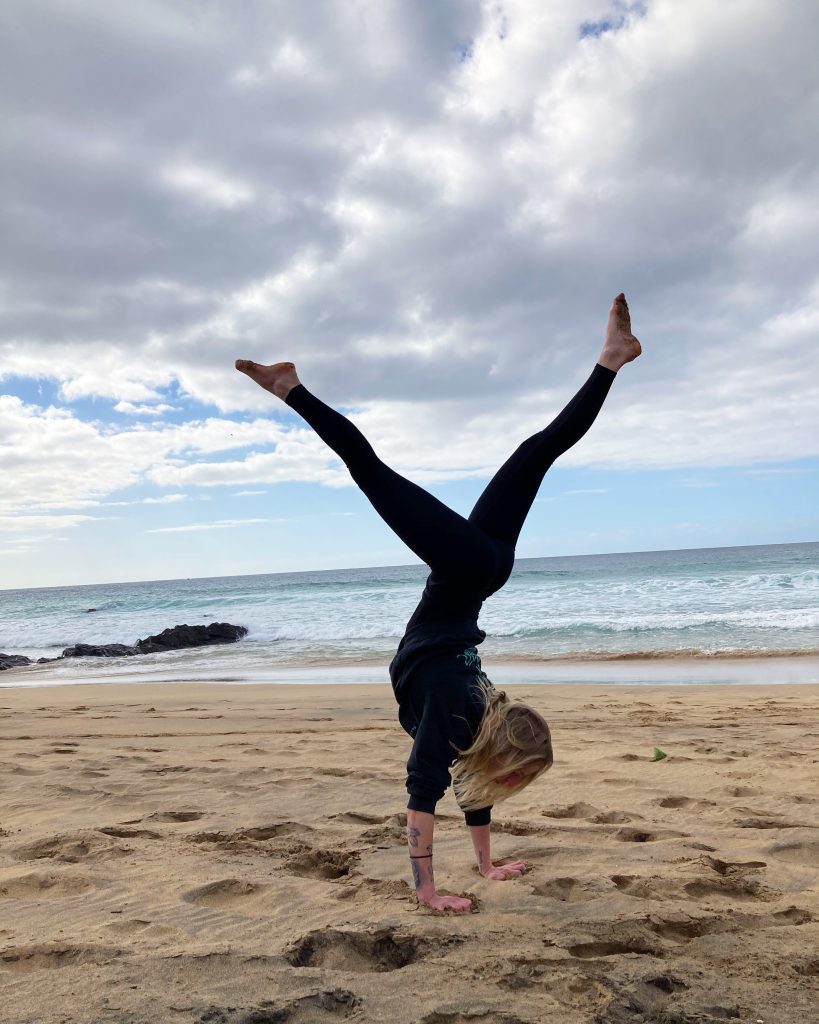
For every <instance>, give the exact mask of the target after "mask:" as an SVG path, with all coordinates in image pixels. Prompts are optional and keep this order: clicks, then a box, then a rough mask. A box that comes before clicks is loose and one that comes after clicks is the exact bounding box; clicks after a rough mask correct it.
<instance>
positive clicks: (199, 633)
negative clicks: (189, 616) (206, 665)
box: [136, 622, 247, 654]
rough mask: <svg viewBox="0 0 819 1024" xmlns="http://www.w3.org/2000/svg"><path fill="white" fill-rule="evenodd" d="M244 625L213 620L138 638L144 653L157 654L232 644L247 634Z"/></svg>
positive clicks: (139, 646) (138, 643)
mask: <svg viewBox="0 0 819 1024" xmlns="http://www.w3.org/2000/svg"><path fill="white" fill-rule="evenodd" d="M246 633H247V630H246V629H245V627H244V626H232V625H231V624H230V623H229V622H211V624H210V625H209V626H188V625H182V626H174V627H173V629H165V630H163V631H162V632H161V633H159V634H158V635H157V636H149V637H146V638H145V639H144V640H137V643H136V645H137V647H138V648H139V650H140V651H141V652H142V654H157V653H159V652H161V651H178V650H180V649H181V648H182V647H206V646H209V645H211V644H232V643H235V642H236V641H237V640H240V639H241V638H242V637H243V636H245V635H246Z"/></svg>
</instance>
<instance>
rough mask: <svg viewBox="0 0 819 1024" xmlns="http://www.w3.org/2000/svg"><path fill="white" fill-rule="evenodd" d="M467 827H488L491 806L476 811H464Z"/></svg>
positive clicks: (490, 817)
mask: <svg viewBox="0 0 819 1024" xmlns="http://www.w3.org/2000/svg"><path fill="white" fill-rule="evenodd" d="M464 817H465V818H466V823H467V825H489V824H491V822H492V805H491V804H490V805H489V807H481V808H480V810H477V811H464Z"/></svg>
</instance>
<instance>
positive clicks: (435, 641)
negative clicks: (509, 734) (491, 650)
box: [390, 620, 492, 825]
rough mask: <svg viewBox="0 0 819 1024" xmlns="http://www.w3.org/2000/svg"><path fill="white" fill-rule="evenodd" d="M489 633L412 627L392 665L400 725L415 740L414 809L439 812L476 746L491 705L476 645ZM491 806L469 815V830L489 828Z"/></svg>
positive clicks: (465, 625)
mask: <svg viewBox="0 0 819 1024" xmlns="http://www.w3.org/2000/svg"><path fill="white" fill-rule="evenodd" d="M485 638H486V634H485V633H484V631H483V630H482V629H479V628H478V626H477V623H476V622H474V621H471V620H466V621H464V622H462V623H453V622H429V621H426V622H423V623H420V624H418V625H416V626H410V628H408V629H407V632H406V633H405V635H404V638H403V639H402V641H401V643H400V644H399V646H398V651H397V652H396V655H395V657H394V658H393V660H392V662H391V663H390V679H391V680H392V688H393V692H394V693H395V699H396V700H397V701H398V720H399V721H400V723H401V726H402V727H403V729H404V731H405V732H407V733H409V735H410V736H411V737H412V738H413V739H414V741H415V742H414V743H413V746H412V751H411V753H410V756H409V760H408V761H407V792H408V793H409V802H408V804H407V809H408V810H413V811H426V812H427V813H428V814H434V813H435V804H436V803H437V802H438V800H440V799H441V797H442V796H443V795H444V793H445V792H446V789H447V787H448V786H449V785H450V784H451V782H452V777H451V776H450V774H449V766H450V765H451V764H452V762H453V761H454V760H455V758H456V757H457V752H456V750H455V748H456V747H458V748H460V749H461V750H464V749H466V748H467V747H469V746H471V745H472V743H473V741H474V738H475V736H476V735H477V733H478V729H479V728H480V724H481V721H482V719H483V715H484V711H485V704H484V699H483V694H482V693H481V691H480V688H479V687H478V685H477V682H476V677H477V676H478V674H479V673H480V672H481V660H480V658H479V656H478V651H477V649H476V645H477V644H480V643H482V642H483V640H484V639H485ZM491 810H492V808H491V807H483V808H480V809H479V810H475V811H464V814H465V817H466V823H467V825H488V824H489V822H490V820H491Z"/></svg>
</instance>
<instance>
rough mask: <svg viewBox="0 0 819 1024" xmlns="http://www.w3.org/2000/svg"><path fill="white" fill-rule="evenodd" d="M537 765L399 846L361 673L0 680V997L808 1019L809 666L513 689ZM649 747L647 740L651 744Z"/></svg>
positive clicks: (518, 1022)
mask: <svg viewBox="0 0 819 1024" xmlns="http://www.w3.org/2000/svg"><path fill="white" fill-rule="evenodd" d="M508 690H509V692H510V693H511V694H512V695H513V696H514V697H517V698H521V699H526V700H529V701H531V702H532V703H533V704H535V705H536V706H537V707H538V708H540V709H541V710H542V711H543V713H544V714H545V715H546V717H547V718H548V719H549V721H550V723H551V725H552V730H553V738H554V746H555V758H556V762H555V766H554V768H553V770H552V771H551V772H549V773H547V774H546V775H545V776H543V777H541V778H540V779H539V780H537V782H536V783H535V784H534V785H532V786H531V787H529V789H527V790H526V791H525V792H524V793H523V794H522V795H521V796H519V797H517V798H516V799H515V800H513V801H510V802H509V803H507V804H504V805H499V806H498V807H497V808H496V810H495V812H494V822H493V857H494V859H495V860H496V861H497V860H502V859H513V858H517V857H521V858H523V859H524V860H525V861H526V863H527V865H528V871H527V873H526V874H525V875H524V876H523V877H522V878H518V879H514V880H510V881H506V882H495V881H488V880H485V879H483V878H481V877H480V876H479V875H478V874H477V871H476V868H475V866H474V855H473V852H472V847H471V843H470V840H469V835H468V832H467V830H466V827H465V825H464V821H463V816H462V815H461V814H460V812H459V811H458V808H457V806H456V804H455V801H454V798H453V796H452V793H451V791H448V792H447V795H446V796H445V798H444V800H443V801H441V803H440V804H439V805H438V815H437V821H436V833H435V849H436V856H435V872H436V879H437V883H438V887H439V890H441V891H445V892H449V893H458V894H468V895H471V896H472V897H473V898H474V900H475V909H474V911H473V912H472V913H470V914H467V915H456V914H452V913H448V914H445V915H441V914H436V913H435V912H433V911H431V910H428V909H427V908H426V907H420V906H419V905H418V904H417V903H416V902H415V898H414V894H413V892H412V890H411V889H410V884H409V883H410V878H411V876H410V871H409V866H408V860H407V854H406V845H405V823H406V817H405V807H406V792H405V789H404V765H405V763H406V758H407V756H408V754H409V749H410V742H411V741H410V739H409V737H407V736H406V735H405V734H404V733H403V732H402V731H401V728H400V726H399V725H398V722H397V720H396V708H395V703H394V699H393V696H392V693H391V691H390V689H389V687H387V686H381V685H366V686H355V685H343V686H341V685H339V686H225V685H207V686H206V685H201V684H200V685H184V684H173V685H163V686H158V685H151V684H146V685H141V686H134V685H106V686H99V685H98V686H63V687H43V688H10V689H4V690H2V692H0V784H1V786H2V789H1V790H0V793H2V804H1V805H0V806H1V807H2V818H1V819H0V1007H2V1011H0V1017H2V1020H3V1021H4V1022H9V1024H11V1022H14V1024H17V1022H31V1024H35V1022H36V1024H52V1022H53V1024H57V1022H75V1021H76V1022H92V1021H93V1022H100V1021H112V1022H123V1024H125V1022H128V1024H130V1022H149V1021H150V1022H157V1021H161V1022H164V1021H178V1022H180V1024H189V1022H190V1024H194V1022H197V1024H206V1022H207V1024H240V1022H242V1024H265V1022H268V1024H274V1022H275V1024H285V1022H286V1024H314V1022H325V1021H328V1022H329V1021H334V1022H335V1021H344V1020H350V1021H366V1022H370V1021H372V1022H381V1021H384V1022H390V1024H466V1022H470V1024H524V1022H525V1024H536V1022H541V1021H555V1022H560V1024H580V1022H587V1021H588V1022H611V1024H625V1022H641V1021H656V1022H658V1024H659V1022H661V1024H701V1022H705V1021H723V1020H731V1019H732V1020H740V1021H748V1022H754V1024H758V1022H760V1021H762V1022H764V1024H773V1022H784V1021H787V1022H789V1024H801V1022H804V1024H815V1022H816V1021H817V1019H819V1009H818V1007H819V785H817V782H818V780H819V686H814V685H802V686H767V685H766V686H744V685H743V686H723V687H717V686H685V687H675V686H663V687H649V686H640V687H623V686H605V685H601V686H597V685H585V686H568V685H565V686H511V687H508ZM655 746H659V747H661V748H662V749H663V750H664V751H666V752H667V754H668V756H667V758H666V759H665V760H661V761H657V762H652V761H651V760H650V758H651V755H652V751H653V748H654V747H655Z"/></svg>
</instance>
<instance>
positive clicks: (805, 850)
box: [765, 839, 819, 868]
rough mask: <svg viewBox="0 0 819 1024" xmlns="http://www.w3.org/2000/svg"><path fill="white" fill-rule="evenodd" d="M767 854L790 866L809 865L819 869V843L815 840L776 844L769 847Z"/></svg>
mask: <svg viewBox="0 0 819 1024" xmlns="http://www.w3.org/2000/svg"><path fill="white" fill-rule="evenodd" d="M765 853H768V854H770V855H771V856H772V857H778V858H779V859H780V860H784V861H787V862H788V863H789V864H807V865H808V866H809V867H814V868H815V867H819V841H816V840H813V839H805V840H798V841H795V842H792V843H776V844H775V845H774V846H769V847H768V848H767V849H766V850H765Z"/></svg>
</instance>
